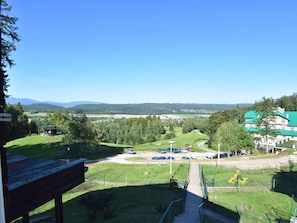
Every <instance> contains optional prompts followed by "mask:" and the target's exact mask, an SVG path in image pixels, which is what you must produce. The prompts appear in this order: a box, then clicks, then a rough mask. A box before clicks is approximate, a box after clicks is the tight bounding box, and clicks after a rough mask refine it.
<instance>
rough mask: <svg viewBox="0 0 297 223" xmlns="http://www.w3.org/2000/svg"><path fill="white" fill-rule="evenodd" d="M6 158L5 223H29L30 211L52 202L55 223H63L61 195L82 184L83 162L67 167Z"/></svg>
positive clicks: (19, 158)
mask: <svg viewBox="0 0 297 223" xmlns="http://www.w3.org/2000/svg"><path fill="white" fill-rule="evenodd" d="M6 157H7V170H8V182H7V183H4V184H3V185H4V198H5V199H4V200H5V212H6V213H5V214H6V222H11V221H13V220H14V219H16V218H19V217H22V220H23V223H29V222H30V219H29V212H30V211H32V210H34V209H35V208H37V207H39V206H41V205H43V204H45V203H46V202H48V201H50V200H55V219H56V223H63V205H62V194H63V193H65V192H66V191H68V190H70V189H72V188H73V187H75V186H77V185H79V184H81V183H83V182H84V180H85V176H84V172H85V168H84V159H78V160H75V161H73V162H69V163H66V162H64V161H53V160H41V159H37V158H33V157H26V156H21V155H13V154H6Z"/></svg>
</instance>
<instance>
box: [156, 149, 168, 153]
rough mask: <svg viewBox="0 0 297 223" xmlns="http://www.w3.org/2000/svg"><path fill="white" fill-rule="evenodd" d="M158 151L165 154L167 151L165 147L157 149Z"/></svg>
mask: <svg viewBox="0 0 297 223" xmlns="http://www.w3.org/2000/svg"><path fill="white" fill-rule="evenodd" d="M157 152H158V153H163V154H164V153H166V150H165V149H157Z"/></svg>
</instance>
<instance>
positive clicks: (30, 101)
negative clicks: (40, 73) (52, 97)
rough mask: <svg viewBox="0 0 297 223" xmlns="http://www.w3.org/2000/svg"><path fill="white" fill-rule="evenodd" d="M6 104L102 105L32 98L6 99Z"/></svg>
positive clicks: (66, 106) (88, 102)
mask: <svg viewBox="0 0 297 223" xmlns="http://www.w3.org/2000/svg"><path fill="white" fill-rule="evenodd" d="M6 103H8V104H17V103H20V104H21V105H33V104H49V105H55V106H59V107H65V108H68V107H74V106H77V105H85V104H95V105H98V104H101V103H100V102H94V101H72V102H54V101H36V100H33V99H30V98H6Z"/></svg>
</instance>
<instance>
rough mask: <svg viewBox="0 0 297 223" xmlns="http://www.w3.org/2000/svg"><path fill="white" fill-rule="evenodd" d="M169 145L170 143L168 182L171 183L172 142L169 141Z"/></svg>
mask: <svg viewBox="0 0 297 223" xmlns="http://www.w3.org/2000/svg"><path fill="white" fill-rule="evenodd" d="M169 143H170V157H169V166H170V169H169V180H170V182H171V180H172V144H173V143H174V141H173V140H169Z"/></svg>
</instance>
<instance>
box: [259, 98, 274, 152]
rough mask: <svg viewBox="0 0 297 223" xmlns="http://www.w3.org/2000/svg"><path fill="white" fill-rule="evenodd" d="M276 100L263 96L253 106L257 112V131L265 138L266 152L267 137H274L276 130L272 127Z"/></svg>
mask: <svg viewBox="0 0 297 223" xmlns="http://www.w3.org/2000/svg"><path fill="white" fill-rule="evenodd" d="M276 107H277V105H276V102H275V100H273V99H272V98H265V97H263V98H262V100H261V101H258V102H256V103H255V105H254V108H255V110H256V113H257V120H256V124H257V127H258V133H259V134H260V135H261V136H262V137H264V138H265V141H266V153H268V139H269V138H270V137H271V138H273V137H275V136H276V135H277V133H278V132H277V131H276V130H275V129H273V124H274V120H275V118H276V113H275V110H276Z"/></svg>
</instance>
